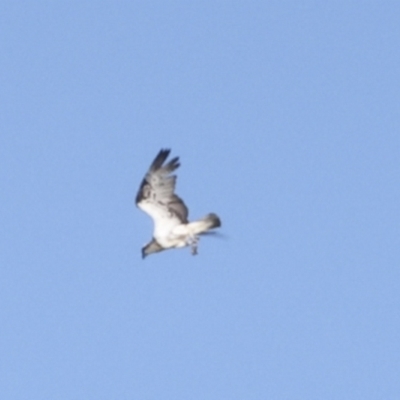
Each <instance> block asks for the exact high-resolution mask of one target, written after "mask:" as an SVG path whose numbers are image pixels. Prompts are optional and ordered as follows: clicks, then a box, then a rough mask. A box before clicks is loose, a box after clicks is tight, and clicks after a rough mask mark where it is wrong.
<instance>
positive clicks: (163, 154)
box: [150, 149, 171, 171]
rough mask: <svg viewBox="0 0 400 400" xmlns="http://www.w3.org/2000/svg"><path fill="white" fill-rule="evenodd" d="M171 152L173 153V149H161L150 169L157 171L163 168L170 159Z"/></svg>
mask: <svg viewBox="0 0 400 400" xmlns="http://www.w3.org/2000/svg"><path fill="white" fill-rule="evenodd" d="M170 152H171V149H161V150H160V151H159V152H158V154H157V156H156V158H155V159H154V161H153V162H152V164H151V166H150V169H151V170H153V171H155V170H157V169H159V168H161V167H162V165H163V164H164V161H165V160H166V159H167V158H168V156H169V153H170Z"/></svg>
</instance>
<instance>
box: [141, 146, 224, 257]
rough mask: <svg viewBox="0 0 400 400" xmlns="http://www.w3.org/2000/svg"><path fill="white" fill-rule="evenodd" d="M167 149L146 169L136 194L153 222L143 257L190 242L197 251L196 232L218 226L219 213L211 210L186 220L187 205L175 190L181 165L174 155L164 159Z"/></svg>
mask: <svg viewBox="0 0 400 400" xmlns="http://www.w3.org/2000/svg"><path fill="white" fill-rule="evenodd" d="M169 153H170V150H160V152H159V153H158V155H157V156H156V158H155V159H154V161H153V163H152V164H151V166H150V168H149V170H148V172H147V173H146V175H145V177H144V179H143V181H142V183H141V185H140V188H139V191H138V193H137V196H136V205H137V206H138V207H139V208H140V209H141V210H143V211H144V212H145V213H147V214H148V215H150V217H151V218H152V219H153V222H154V232H153V239H152V240H151V241H150V242H149V243H148V244H147V245H145V246H144V247H143V248H142V257H143V258H144V257H146V256H147V255H148V254H151V253H156V252H159V251H163V250H167V249H172V248H178V247H185V246H191V250H192V254H197V243H198V240H199V235H201V234H204V233H206V232H208V231H209V230H210V229H214V228H218V227H219V226H221V221H220V219H219V217H218V216H217V215H216V214H214V213H210V214H208V215H206V216H205V217H204V218H202V219H201V220H198V221H194V222H189V221H188V208H187V207H186V205H185V203H184V202H183V201H182V199H181V198H180V197H178V196H177V195H176V194H175V184H176V175H172V173H173V172H174V171H175V170H176V169H177V168H178V167H179V166H180V164H179V158H178V157H175V158H173V159H171V160H170V161H168V162H167V163H165V161H166V160H167V158H168V156H169Z"/></svg>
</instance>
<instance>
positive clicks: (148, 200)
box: [136, 149, 188, 237]
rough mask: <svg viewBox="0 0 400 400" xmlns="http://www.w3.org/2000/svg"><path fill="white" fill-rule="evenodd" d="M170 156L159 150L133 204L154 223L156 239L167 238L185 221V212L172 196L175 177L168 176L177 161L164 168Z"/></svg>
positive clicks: (170, 162)
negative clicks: (164, 236)
mask: <svg viewBox="0 0 400 400" xmlns="http://www.w3.org/2000/svg"><path fill="white" fill-rule="evenodd" d="M169 153H170V150H167V149H166V150H160V152H159V153H158V155H157V157H156V158H155V159H154V161H153V163H152V164H151V166H150V168H149V170H148V172H147V174H146V175H145V177H144V179H143V181H142V183H141V185H140V188H139V191H138V193H137V196H136V205H137V206H138V207H139V208H140V209H141V210H143V211H144V212H145V213H147V214H148V215H150V217H151V218H152V219H153V221H154V236H155V237H157V236H160V235H167V234H168V233H169V231H170V230H171V229H173V228H174V227H175V226H177V225H180V224H182V223H184V224H185V223H187V222H188V221H187V218H188V209H187V207H186V205H185V203H184V202H183V201H182V200H181V199H180V198H179V197H178V196H177V195H176V194H175V193H174V192H175V183H176V175H171V173H172V172H173V171H175V170H176V169H177V168H178V167H179V166H180V164H179V158H178V157H175V158H173V159H172V160H170V161H169V162H168V163H166V164H165V165H163V164H164V162H165V161H166V159H167V158H168V156H169Z"/></svg>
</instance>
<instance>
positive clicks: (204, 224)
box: [189, 213, 221, 235]
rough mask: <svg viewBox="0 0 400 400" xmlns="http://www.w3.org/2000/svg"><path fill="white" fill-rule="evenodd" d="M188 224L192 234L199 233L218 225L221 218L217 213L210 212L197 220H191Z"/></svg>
mask: <svg viewBox="0 0 400 400" xmlns="http://www.w3.org/2000/svg"><path fill="white" fill-rule="evenodd" d="M189 226H190V228H191V231H192V233H193V234H194V235H200V234H202V233H205V232H207V231H209V230H210V229H215V228H218V227H220V226H221V220H220V219H219V217H218V215H217V214H214V213H210V214H207V215H206V216H205V217H204V218H202V219H200V220H198V221H193V222H191V223H189Z"/></svg>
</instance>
